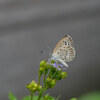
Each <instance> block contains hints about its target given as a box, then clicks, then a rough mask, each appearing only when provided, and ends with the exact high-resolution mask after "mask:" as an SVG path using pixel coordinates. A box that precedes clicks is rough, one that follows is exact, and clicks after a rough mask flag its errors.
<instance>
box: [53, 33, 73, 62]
mask: <svg viewBox="0 0 100 100" xmlns="http://www.w3.org/2000/svg"><path fill="white" fill-rule="evenodd" d="M52 55H53V56H54V57H56V58H57V59H58V60H60V61H62V62H64V63H65V62H71V61H72V60H73V59H74V57H75V49H74V47H73V41H72V38H71V37H70V36H69V35H67V36H65V37H63V38H62V39H61V40H60V41H59V42H58V44H57V45H56V47H55V49H54V51H53V54H52Z"/></svg>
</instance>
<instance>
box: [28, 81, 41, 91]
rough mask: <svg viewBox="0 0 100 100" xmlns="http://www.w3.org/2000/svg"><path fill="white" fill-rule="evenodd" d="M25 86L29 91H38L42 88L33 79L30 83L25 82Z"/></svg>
mask: <svg viewBox="0 0 100 100" xmlns="http://www.w3.org/2000/svg"><path fill="white" fill-rule="evenodd" d="M26 87H27V88H28V89H29V90H30V92H31V93H34V92H36V91H40V90H41V89H42V86H41V85H39V84H37V83H36V82H35V81H34V80H33V81H32V82H31V83H30V84H27V85H26Z"/></svg>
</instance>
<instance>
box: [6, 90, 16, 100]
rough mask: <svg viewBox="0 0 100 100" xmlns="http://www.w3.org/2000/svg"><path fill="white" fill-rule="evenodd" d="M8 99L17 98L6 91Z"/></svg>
mask: <svg viewBox="0 0 100 100" xmlns="http://www.w3.org/2000/svg"><path fill="white" fill-rule="evenodd" d="M8 99H9V100H17V98H16V97H15V96H14V95H13V94H12V93H11V92H9V93H8Z"/></svg>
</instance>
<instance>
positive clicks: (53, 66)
mask: <svg viewBox="0 0 100 100" xmlns="http://www.w3.org/2000/svg"><path fill="white" fill-rule="evenodd" d="M58 65H59V64H57V63H56V62H55V61H53V60H51V62H49V63H48V62H46V61H45V60H43V61H41V62H40V68H39V84H37V83H36V82H35V81H32V82H31V83H30V84H28V85H27V88H28V89H29V90H30V92H31V95H33V93H34V92H36V91H38V92H39V96H38V100H40V98H41V96H42V95H43V92H44V91H46V90H47V89H49V88H54V86H55V85H56V83H57V81H58V80H62V79H64V78H66V76H67V73H66V72H63V71H62V70H59V68H60V66H58ZM57 68H58V69H57ZM42 75H43V82H44V86H41V85H40V80H41V76H42Z"/></svg>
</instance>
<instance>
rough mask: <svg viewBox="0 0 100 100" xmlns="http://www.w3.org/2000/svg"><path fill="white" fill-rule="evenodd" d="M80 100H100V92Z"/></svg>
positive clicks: (82, 97)
mask: <svg viewBox="0 0 100 100" xmlns="http://www.w3.org/2000/svg"><path fill="white" fill-rule="evenodd" d="M78 100H100V92H93V93H88V94H85V95H83V96H81V97H80V98H79V99H78Z"/></svg>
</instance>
